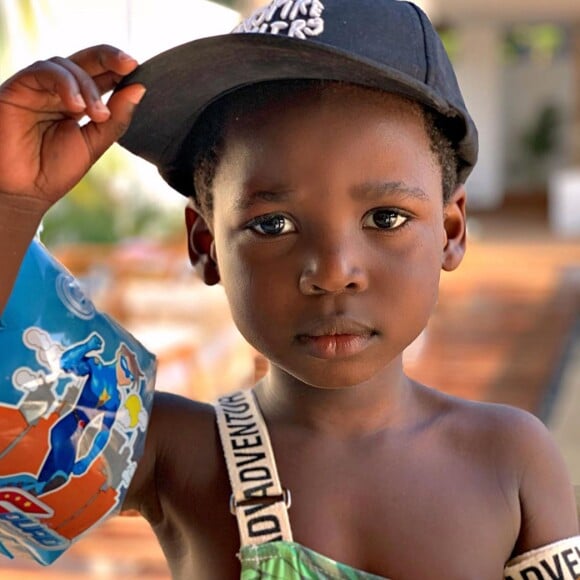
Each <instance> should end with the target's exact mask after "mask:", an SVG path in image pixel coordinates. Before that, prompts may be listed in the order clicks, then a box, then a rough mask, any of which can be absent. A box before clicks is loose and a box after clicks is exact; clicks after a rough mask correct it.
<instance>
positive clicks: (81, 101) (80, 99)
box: [73, 93, 87, 109]
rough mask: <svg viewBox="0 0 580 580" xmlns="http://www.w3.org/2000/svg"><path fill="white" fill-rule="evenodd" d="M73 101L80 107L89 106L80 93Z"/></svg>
mask: <svg viewBox="0 0 580 580" xmlns="http://www.w3.org/2000/svg"><path fill="white" fill-rule="evenodd" d="M73 101H74V102H75V105H78V106H79V107H82V108H83V109H86V108H87V104H86V102H85V100H84V99H83V96H82V95H81V94H80V93H78V94H76V95H75V96H74V97H73Z"/></svg>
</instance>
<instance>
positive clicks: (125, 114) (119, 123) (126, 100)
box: [84, 84, 146, 163]
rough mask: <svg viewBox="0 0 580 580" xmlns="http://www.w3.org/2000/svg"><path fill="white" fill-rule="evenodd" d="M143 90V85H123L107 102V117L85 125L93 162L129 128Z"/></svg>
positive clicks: (143, 92)
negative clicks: (104, 119) (108, 114)
mask: <svg viewBox="0 0 580 580" xmlns="http://www.w3.org/2000/svg"><path fill="white" fill-rule="evenodd" d="M145 91H146V89H145V87H144V86H143V85H139V84H135V85H129V86H127V87H124V88H123V89H121V90H120V91H119V92H117V93H114V94H113V96H112V97H111V98H110V99H109V101H108V103H107V107H108V109H109V111H110V112H111V115H110V116H109V118H108V119H107V120H106V121H104V122H102V123H95V122H91V123H89V124H87V125H86V126H85V128H84V129H85V132H86V138H87V140H88V142H89V145H90V148H91V151H92V154H93V155H94V159H93V160H92V161H93V163H94V162H95V161H96V160H97V159H98V158H99V157H100V156H101V155H102V154H103V153H104V152H105V151H106V150H107V149H108V148H109V147H110V146H111V145H112V144H113V143H114V142H115V141H117V140H118V139H119V138H120V137H121V136H122V135H123V134H124V133H125V131H126V130H127V129H128V128H129V125H130V123H131V118H132V117H133V113H134V112H135V109H136V107H137V105H138V104H139V102H140V101H141V99H142V98H143V95H144V94H145Z"/></svg>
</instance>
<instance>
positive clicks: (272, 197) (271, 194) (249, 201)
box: [235, 190, 290, 211]
mask: <svg viewBox="0 0 580 580" xmlns="http://www.w3.org/2000/svg"><path fill="white" fill-rule="evenodd" d="M289 198H290V192H289V191H288V190H279V191H269V190H257V191H252V192H251V193H245V194H244V195H241V196H240V197H238V199H236V202H235V208H236V209H237V210H241V211H244V210H248V209H250V208H252V207H253V206H254V205H256V204H258V203H260V202H261V201H269V202H279V201H288V199H289Z"/></svg>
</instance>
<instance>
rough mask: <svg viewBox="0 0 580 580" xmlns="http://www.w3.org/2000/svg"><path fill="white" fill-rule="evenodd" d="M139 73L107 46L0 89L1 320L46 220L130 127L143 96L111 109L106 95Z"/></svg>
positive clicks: (117, 100)
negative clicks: (34, 238)
mask: <svg viewBox="0 0 580 580" xmlns="http://www.w3.org/2000/svg"><path fill="white" fill-rule="evenodd" d="M136 66H137V62H136V61H135V60H134V59H133V58H131V57H129V56H127V55H126V54H124V53H123V52H121V51H119V50H118V49H116V48H113V47H111V46H105V45H103V46H97V47H93V48H88V49H86V50H83V51H80V52H77V53H75V54H73V55H72V56H70V57H69V58H68V59H65V58H61V57H55V58H52V59H50V60H46V61H40V62H37V63H35V64H33V65H31V66H30V67H28V68H26V69H23V70H21V71H20V72H18V73H16V74H15V75H14V76H12V77H11V78H9V79H8V80H6V81H5V82H4V83H3V84H2V85H0V144H1V145H0V248H2V250H1V252H2V277H1V279H0V313H1V312H2V311H3V310H4V307H5V306H6V303H7V302H8V298H9V297H10V292H11V290H12V287H13V284H14V281H15V279H16V276H17V274H18V269H19V267H20V264H21V262H22V259H23V257H24V254H25V253H26V249H27V248H28V245H29V244H30V241H31V239H32V238H33V237H34V234H35V232H36V230H37V228H38V225H39V223H40V220H41V219H42V217H43V215H44V214H45V213H46V211H47V210H48V209H49V208H50V207H51V206H52V205H53V204H54V203H56V202H57V201H58V200H59V199H60V198H61V197H63V196H64V195H65V194H66V193H67V192H68V191H69V190H70V189H71V188H72V187H73V186H74V185H75V184H76V183H77V182H78V181H79V180H80V179H81V178H82V177H83V175H84V174H85V173H86V172H87V171H88V170H89V168H90V167H91V166H92V165H93V163H95V161H96V160H97V159H98V158H99V157H100V156H101V155H102V154H103V153H104V152H105V151H106V150H107V148H108V147H110V145H111V144H112V143H114V142H115V141H116V140H117V139H118V138H119V137H120V136H121V135H122V134H123V132H124V130H125V128H126V127H127V126H128V124H129V122H130V120H131V115H132V112H133V109H134V107H135V105H136V104H137V103H138V102H139V100H140V99H141V97H142V96H143V92H144V88H143V87H142V86H140V85H131V86H128V87H126V88H124V89H123V90H122V91H119V92H118V93H115V94H114V95H113V96H112V97H111V99H110V100H109V102H108V103H107V104H106V105H105V104H104V103H103V101H102V100H101V95H103V94H104V93H106V92H108V91H110V90H111V89H113V88H114V87H115V86H116V85H117V83H118V82H119V81H120V79H121V78H122V77H123V76H124V75H126V74H128V73H130V72H131V71H132V70H133V69H134V68H135V67H136ZM84 116H87V117H88V118H89V122H88V123H86V124H84V125H81V124H79V123H78V121H79V120H80V119H81V118H83V117H84Z"/></svg>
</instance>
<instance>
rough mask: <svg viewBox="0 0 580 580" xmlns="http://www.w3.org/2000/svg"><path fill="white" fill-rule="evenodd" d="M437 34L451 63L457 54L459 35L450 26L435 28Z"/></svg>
mask: <svg viewBox="0 0 580 580" xmlns="http://www.w3.org/2000/svg"><path fill="white" fill-rule="evenodd" d="M437 33H438V34H439V37H440V38H441V42H443V46H444V47H445V50H446V51H447V54H448V55H449V58H450V59H451V61H454V60H455V59H456V58H457V55H458V54H459V49H460V46H459V37H458V36H459V35H458V34H457V30H456V29H455V28H453V27H451V26H441V27H438V28H437Z"/></svg>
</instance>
